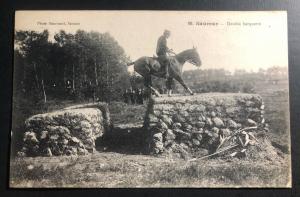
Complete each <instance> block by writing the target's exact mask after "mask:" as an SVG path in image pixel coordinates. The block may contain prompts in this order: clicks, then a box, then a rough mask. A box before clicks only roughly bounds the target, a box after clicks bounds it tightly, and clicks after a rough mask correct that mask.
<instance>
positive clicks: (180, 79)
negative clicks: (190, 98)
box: [175, 76, 194, 95]
mask: <svg viewBox="0 0 300 197" xmlns="http://www.w3.org/2000/svg"><path fill="white" fill-rule="evenodd" d="M175 79H176V80H177V81H178V82H179V83H180V84H181V85H182V86H183V87H184V89H186V90H187V91H188V92H189V93H190V95H194V92H193V91H192V90H191V89H190V88H189V87H187V85H186V84H185V83H184V81H183V80H182V78H181V76H178V77H176V78H175Z"/></svg>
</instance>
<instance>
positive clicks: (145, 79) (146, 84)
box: [144, 75, 161, 97]
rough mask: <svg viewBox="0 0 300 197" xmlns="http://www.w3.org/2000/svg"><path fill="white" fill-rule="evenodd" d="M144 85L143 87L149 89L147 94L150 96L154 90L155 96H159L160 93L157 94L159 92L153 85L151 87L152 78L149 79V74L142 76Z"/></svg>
mask: <svg viewBox="0 0 300 197" xmlns="http://www.w3.org/2000/svg"><path fill="white" fill-rule="evenodd" d="M144 85H145V87H146V88H147V89H148V91H149V93H148V94H149V96H151V91H153V92H154V94H155V95H156V96H158V97H160V96H161V95H160V94H159V92H158V91H157V90H156V89H154V88H153V87H152V79H151V76H150V75H149V76H147V77H144Z"/></svg>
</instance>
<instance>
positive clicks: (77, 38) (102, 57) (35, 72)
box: [14, 30, 130, 103]
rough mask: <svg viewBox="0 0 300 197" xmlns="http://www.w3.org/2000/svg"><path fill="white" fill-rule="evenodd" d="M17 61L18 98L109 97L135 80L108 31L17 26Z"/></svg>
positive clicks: (117, 94)
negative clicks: (54, 30)
mask: <svg viewBox="0 0 300 197" xmlns="http://www.w3.org/2000/svg"><path fill="white" fill-rule="evenodd" d="M14 61H15V62H14V64H15V67H14V70H15V72H14V94H15V97H14V98H27V99H30V100H33V101H35V102H44V103H46V102H47V100H49V98H50V99H51V98H54V99H65V100H66V99H73V100H83V99H85V98H87V97H93V98H96V99H98V100H101V101H109V100H117V99H120V98H121V95H122V91H121V90H122V89H124V88H125V87H128V86H130V85H129V84H130V81H129V75H128V72H127V68H126V66H125V65H126V63H127V62H128V61H129V59H128V57H127V56H126V55H125V52H124V50H123V48H122V47H121V46H120V45H119V44H118V43H117V41H116V40H115V39H114V38H113V37H112V36H111V35H110V34H109V33H99V32H86V31H83V30H78V31H77V32H76V33H74V34H71V33H66V32H65V31H62V30H61V31H60V32H58V33H56V34H55V35H54V38H50V37H49V32H48V31H47V30H44V31H43V32H35V31H17V32H16V33H15V58H14Z"/></svg>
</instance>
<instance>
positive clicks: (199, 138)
mask: <svg viewBox="0 0 300 197" xmlns="http://www.w3.org/2000/svg"><path fill="white" fill-rule="evenodd" d="M263 109H264V105H263V102H262V98H261V97H260V96H259V95H256V94H241V93H230V94H229V93H228V94H224V93H207V94H199V95H195V96H175V97H160V98H152V99H151V100H150V101H149V105H148V109H147V113H146V116H145V121H144V127H145V128H146V130H147V132H148V134H149V139H148V143H149V148H150V152H151V153H155V154H158V153H163V152H180V153H182V152H186V153H196V154H198V155H199V154H200V155H201V154H203V155H205V154H208V153H211V152H213V151H215V149H216V146H217V145H218V143H219V139H220V135H221V136H222V137H225V136H228V135H230V134H231V133H232V132H233V131H235V130H237V129H239V128H244V127H251V126H258V127H264V126H265V125H264V121H265V120H264V118H263Z"/></svg>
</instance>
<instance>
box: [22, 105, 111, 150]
mask: <svg viewBox="0 0 300 197" xmlns="http://www.w3.org/2000/svg"><path fill="white" fill-rule="evenodd" d="M25 125H26V132H25V134H24V139H23V140H24V146H23V148H22V150H21V151H20V152H19V155H26V156H52V155H77V154H78V155H85V154H88V153H91V152H93V151H94V150H95V140H96V139H97V138H98V137H101V136H103V134H104V133H105V132H106V131H108V130H109V129H110V127H111V123H110V119H109V111H108V107H107V104H105V103H94V104H85V105H75V106H71V107H68V108H65V109H62V110H58V111H54V112H51V113H44V114H37V115H34V116H32V117H30V118H28V119H27V120H26V121H25Z"/></svg>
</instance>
